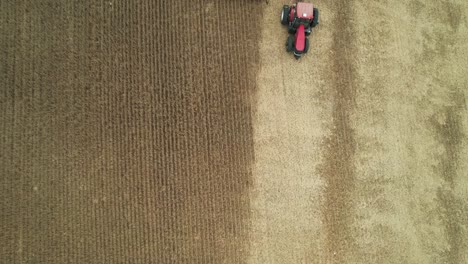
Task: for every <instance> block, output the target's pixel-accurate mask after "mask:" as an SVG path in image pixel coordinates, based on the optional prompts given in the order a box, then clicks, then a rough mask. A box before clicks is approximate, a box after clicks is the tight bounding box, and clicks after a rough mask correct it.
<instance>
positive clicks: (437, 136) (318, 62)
mask: <svg viewBox="0 0 468 264" xmlns="http://www.w3.org/2000/svg"><path fill="white" fill-rule="evenodd" d="M314 3H315V4H316V5H317V6H318V7H319V8H320V10H321V24H320V26H319V27H318V28H317V29H316V30H315V32H314V33H313V35H312V37H311V43H312V44H311V53H310V54H308V55H307V56H305V57H303V58H302V59H301V60H300V61H295V60H294V59H292V56H291V54H287V53H285V52H277V50H281V49H283V50H284V42H285V40H286V37H287V33H286V30H282V31H279V30H278V28H277V27H274V26H268V27H264V29H263V38H262V41H261V45H260V47H261V48H260V54H261V70H260V72H259V75H258V77H257V83H258V91H257V102H258V103H257V104H256V116H255V123H254V131H255V133H254V141H255V158H256V163H255V168H254V183H255V184H254V187H253V189H252V201H251V210H252V223H253V224H252V226H253V229H252V234H251V239H252V246H251V251H250V252H251V258H250V261H249V262H250V263H453V264H455V263H468V253H467V252H468V224H467V223H468V192H467V191H468V165H467V164H468V144H467V134H468V105H467V97H468V78H467V76H466V73H465V69H466V68H467V66H468V60H466V58H465V57H466V50H467V48H468V44H467V42H468V23H467V21H468V20H467V17H466V14H468V4H467V2H465V1H429V0H427V1H422V0H421V1H417V0H415V1H407V2H406V1H400V2H398V1H397V2H395V1H391V2H389V1H341V2H338V3H337V2H332V1H320V0H317V1H314ZM282 5H283V2H281V1H270V5H269V6H267V8H266V9H265V11H264V24H265V25H275V24H277V23H278V11H277V10H281V7H282ZM278 39H279V40H283V41H278Z"/></svg>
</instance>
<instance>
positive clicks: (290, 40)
mask: <svg viewBox="0 0 468 264" xmlns="http://www.w3.org/2000/svg"><path fill="white" fill-rule="evenodd" d="M293 50H294V37H293V36H289V37H288V40H287V41H286V51H288V52H291V51H293Z"/></svg>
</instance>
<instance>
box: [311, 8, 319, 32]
mask: <svg viewBox="0 0 468 264" xmlns="http://www.w3.org/2000/svg"><path fill="white" fill-rule="evenodd" d="M318 24H319V10H318V9H317V8H314V18H313V19H312V23H311V24H310V26H311V27H316V26H317V25H318Z"/></svg>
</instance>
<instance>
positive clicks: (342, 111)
mask: <svg viewBox="0 0 468 264" xmlns="http://www.w3.org/2000/svg"><path fill="white" fill-rule="evenodd" d="M351 6H352V3H351V2H350V1H345V2H340V3H339V4H337V5H336V8H335V11H336V13H335V21H336V22H335V28H334V33H333V34H334V35H333V46H332V49H333V53H332V54H333V55H332V56H331V57H330V60H331V61H333V71H332V76H330V79H331V80H334V81H335V84H334V87H335V90H334V91H333V94H334V107H333V114H332V115H333V121H332V128H331V135H330V136H329V137H328V138H327V139H326V144H325V152H324V153H325V156H324V160H325V162H324V164H323V165H322V166H321V167H320V171H321V173H322V175H323V177H325V180H326V182H327V187H326V191H325V205H324V209H323V214H324V226H325V230H324V231H325V236H326V245H325V248H326V252H325V256H326V260H325V261H324V262H325V263H346V260H347V258H346V256H347V254H348V253H349V252H348V251H347V249H349V248H351V246H352V244H353V238H352V236H351V234H350V233H349V229H350V224H351V215H350V214H351V208H352V201H351V200H350V199H351V196H350V193H351V192H352V190H353V188H354V186H353V185H354V168H353V156H354V152H355V142H354V137H353V130H352V128H351V125H350V115H351V113H352V111H353V108H354V97H355V95H354V94H355V91H354V87H355V82H356V77H357V76H356V69H355V68H354V63H353V54H354V53H355V52H354V50H353V45H354V44H353V36H352V32H353V28H352V20H351V18H352V17H353V16H352V8H351Z"/></svg>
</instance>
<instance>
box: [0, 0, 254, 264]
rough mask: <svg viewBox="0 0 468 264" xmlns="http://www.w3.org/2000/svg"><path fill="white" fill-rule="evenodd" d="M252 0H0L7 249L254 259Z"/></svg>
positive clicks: (0, 209) (13, 259) (53, 257)
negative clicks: (250, 190)
mask: <svg viewBox="0 0 468 264" xmlns="http://www.w3.org/2000/svg"><path fill="white" fill-rule="evenodd" d="M255 2H256V1H249V0H234V1H202V0H196V1H193V0H192V1H190V0H179V1H130V0H126V1H79V2H76V3H67V1H62V2H57V1H30V2H17V3H14V1H2V3H1V4H0V20H1V21H0V23H1V25H2V26H1V27H0V31H1V34H2V38H1V39H0V48H1V52H2V53H1V54H2V55H1V56H2V60H1V62H0V76H1V77H0V85H1V87H0V121H1V123H0V148H1V151H0V153H1V155H0V165H1V166H0V173H1V177H0V183H1V185H0V188H1V190H0V198H1V201H0V222H1V228H2V232H1V235H0V244H1V245H2V246H1V247H0V259H1V260H2V261H0V262H2V263H70V262H73V263H243V262H245V258H246V257H247V256H248V250H249V249H248V239H247V233H248V224H247V223H248V217H249V212H250V210H249V198H248V187H249V186H250V183H251V174H250V167H251V163H252V159H253V150H252V146H253V144H252V127H251V105H250V97H251V95H252V94H253V93H254V90H255V87H254V85H255V74H256V66H257V65H258V58H257V54H258V52H257V40H258V39H257V35H258V32H260V28H257V27H260V23H259V22H258V21H257V20H260V19H261V3H255ZM258 2H259V1H258Z"/></svg>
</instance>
